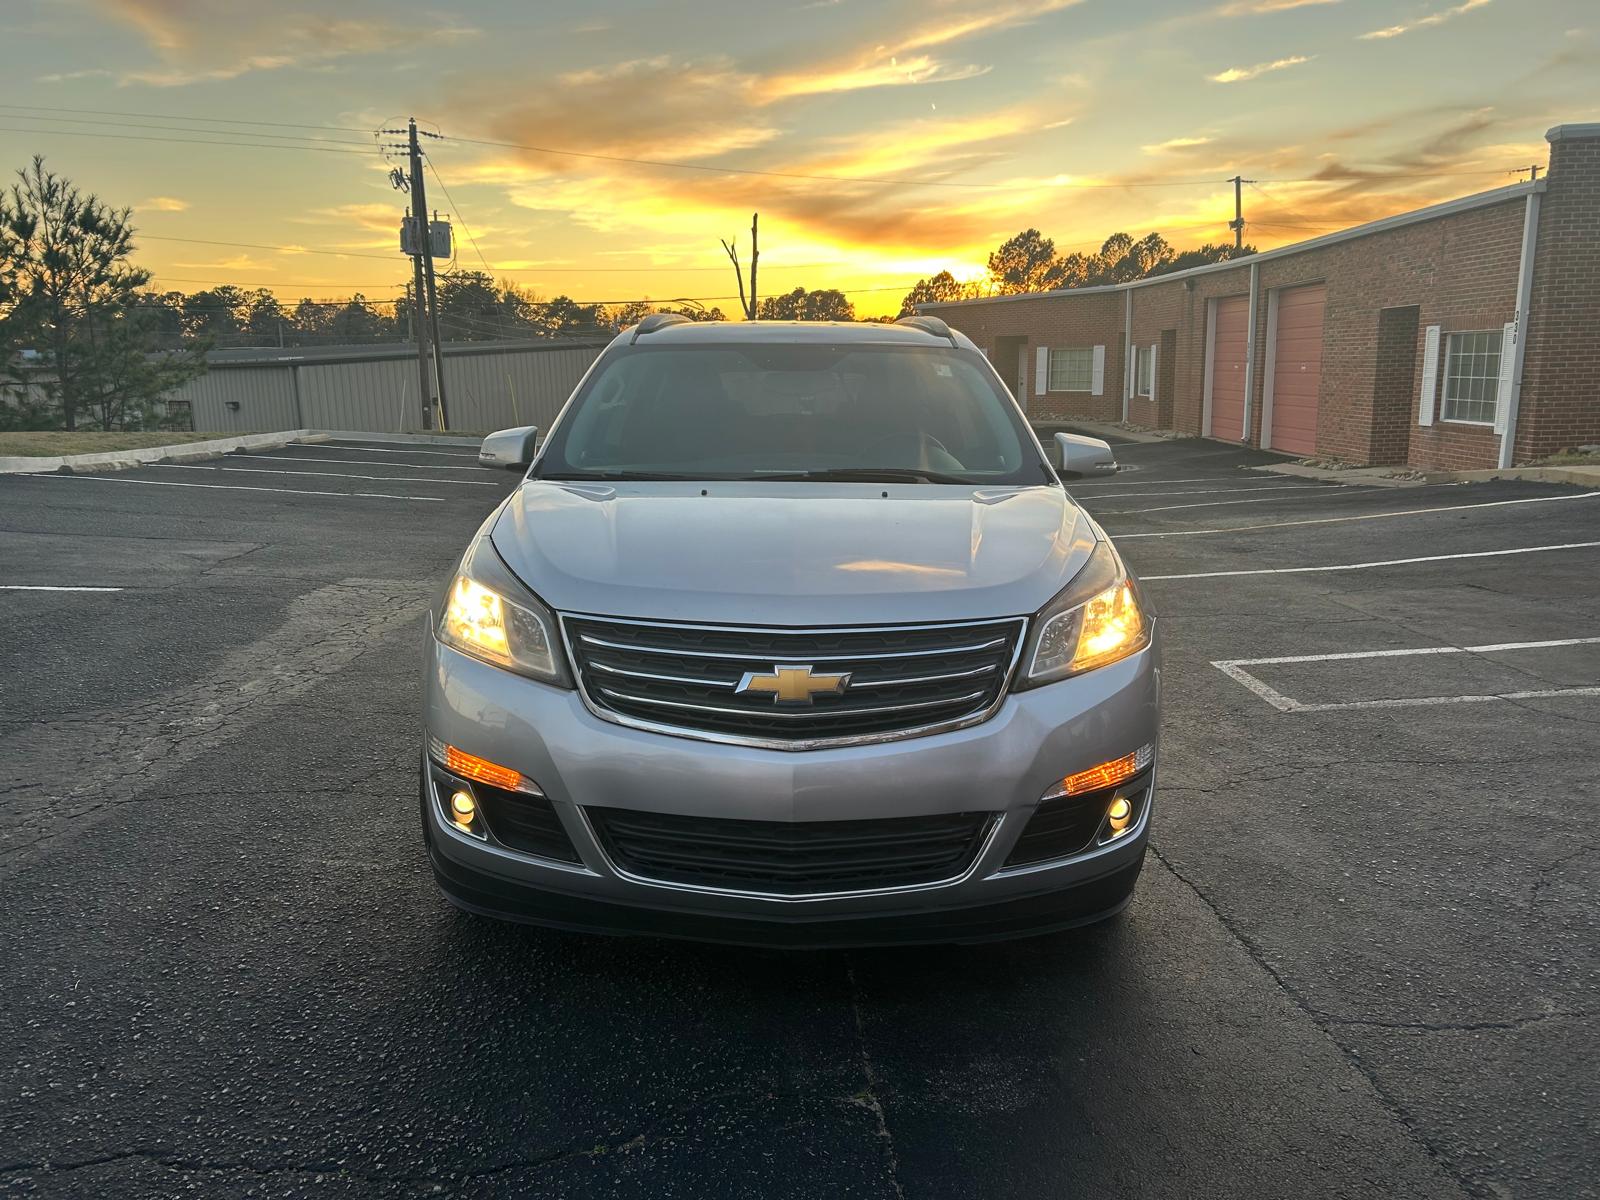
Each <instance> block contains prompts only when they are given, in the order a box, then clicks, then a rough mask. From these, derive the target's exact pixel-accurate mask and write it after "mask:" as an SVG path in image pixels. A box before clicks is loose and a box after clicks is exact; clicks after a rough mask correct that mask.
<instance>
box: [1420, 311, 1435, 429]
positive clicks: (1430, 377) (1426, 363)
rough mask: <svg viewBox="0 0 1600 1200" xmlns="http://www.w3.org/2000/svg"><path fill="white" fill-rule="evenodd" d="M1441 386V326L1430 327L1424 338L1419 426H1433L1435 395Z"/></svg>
mask: <svg viewBox="0 0 1600 1200" xmlns="http://www.w3.org/2000/svg"><path fill="white" fill-rule="evenodd" d="M1438 386H1439V326H1437V325H1429V326H1428V331H1427V333H1426V334H1424V335H1423V338H1422V403H1421V406H1420V407H1419V409H1418V411H1417V424H1418V425H1432V424H1433V394H1434V391H1435V389H1436V388H1437V387H1438Z"/></svg>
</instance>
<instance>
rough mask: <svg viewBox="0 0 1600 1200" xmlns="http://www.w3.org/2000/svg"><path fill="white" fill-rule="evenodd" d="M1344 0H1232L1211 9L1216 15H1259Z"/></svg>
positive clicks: (1212, 13) (1336, 2) (1337, 2)
mask: <svg viewBox="0 0 1600 1200" xmlns="http://www.w3.org/2000/svg"><path fill="white" fill-rule="evenodd" d="M1341 2H1342V0H1230V2H1229V3H1227V4H1224V5H1222V6H1220V7H1218V8H1214V9H1212V10H1211V15H1212V16H1214V17H1259V16H1266V15H1268V14H1269V13H1280V12H1289V11H1290V10H1291V9H1296V8H1313V7H1317V6H1320V5H1324V4H1339V3H1341Z"/></svg>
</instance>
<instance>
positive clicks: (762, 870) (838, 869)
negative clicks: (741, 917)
mask: <svg viewBox="0 0 1600 1200" xmlns="http://www.w3.org/2000/svg"><path fill="white" fill-rule="evenodd" d="M586 812H587V813H588V816H589V821H590V823H591V824H592V825H593V826H594V830H595V833H596V834H597V835H598V837H599V838H600V843H601V845H603V846H604V847H605V850H606V853H607V854H608V855H610V856H611V860H612V862H614V863H616V864H617V866H618V867H620V868H622V869H623V870H624V871H627V872H628V873H630V874H633V875H639V876H642V877H645V878H648V879H656V880H660V881H662V882H664V883H686V884H697V885H700V886H703V887H716V888H727V889H733V890H739V891H751V892H766V893H772V894H776V895H807V894H812V893H820V892H848V891H864V890H868V889H877V888H885V887H901V886H905V885H908V884H918V883H934V882H937V881H939V880H942V879H950V878H952V877H954V876H957V875H960V874H961V873H962V872H963V871H965V870H966V869H967V868H968V867H969V866H971V864H972V861H973V859H974V858H976V857H977V854H978V849H979V847H980V846H981V845H982V843H983V836H984V834H985V833H986V832H987V830H988V829H989V826H990V823H991V821H992V819H993V814H991V813H982V812H975V813H950V814H945V815H940V816H932V817H893V818H886V819H881V820H870V821H794V822H787V821H737V820H725V819H722V818H717V817H684V816H674V815H669V814H666V813H649V812H635V811H633V810H630V809H620V808H590V809H587V810H586Z"/></svg>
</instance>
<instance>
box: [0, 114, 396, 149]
mask: <svg viewBox="0 0 1600 1200" xmlns="http://www.w3.org/2000/svg"><path fill="white" fill-rule="evenodd" d="M16 119H18V118H16V117H13V118H12V120H16ZM21 119H23V120H26V119H27V118H26V117H24V118H21ZM195 132H196V133H213V132H215V133H224V132H228V131H226V130H220V129H219V130H210V129H205V130H200V129H197V130H195ZM0 133H27V134H33V135H36V136H37V135H41V134H42V135H44V136H47V137H91V138H108V139H111V140H114V141H122V142H176V143H177V144H178V145H180V146H234V147H244V148H248V149H253V150H310V151H320V152H321V153H323V154H360V155H362V156H363V157H365V156H366V155H368V154H370V153H371V151H369V150H346V149H343V148H342V147H339V146H296V145H292V144H289V143H284V144H279V143H277V142H243V141H217V140H215V139H211V138H170V137H156V136H155V135H154V134H143V133H93V132H90V131H89V130H84V129H19V128H17V127H16V126H15V125H0Z"/></svg>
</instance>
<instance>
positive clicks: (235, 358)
mask: <svg viewBox="0 0 1600 1200" xmlns="http://www.w3.org/2000/svg"><path fill="white" fill-rule="evenodd" d="M605 345H606V343H605V341H604V340H595V341H556V340H552V341H544V342H457V343H453V344H452V343H446V344H445V346H444V360H445V366H444V372H445V395H446V399H447V400H448V402H449V406H450V425H451V427H452V428H455V429H466V430H491V429H504V428H507V427H509V426H512V425H538V426H539V427H540V428H543V429H548V428H549V427H550V422H551V421H552V420H554V419H555V415H556V413H557V412H558V411H560V408H561V406H562V405H563V404H565V403H566V400H567V397H568V396H569V395H571V393H572V389H573V388H574V387H575V386H577V383H578V380H579V379H580V378H582V377H583V373H584V372H585V371H587V370H588V369H589V364H590V363H592V362H594V360H595V359H596V358H597V357H599V354H600V351H601V350H602V349H604V348H605ZM206 361H207V363H208V364H209V369H208V370H207V371H206V373H205V374H204V375H201V376H200V377H198V378H197V379H193V380H191V381H189V382H188V383H186V384H185V385H184V386H183V387H181V388H179V389H178V390H177V391H175V392H173V393H172V394H171V395H170V396H168V397H167V404H168V407H169V410H170V409H171V408H172V407H173V406H175V405H180V406H181V405H184V404H187V405H188V406H189V409H190V413H191V418H192V427H193V428H195V429H204V430H218V431H220V432H223V433H268V432H272V431H274V430H279V429H361V430H366V431H369V432H373V433H386V432H387V433H399V432H402V431H405V430H415V429H421V428H422V427H423V417H422V409H423V405H422V400H421V398H420V397H419V396H418V393H417V352H416V349H415V347H413V346H408V345H391V346H344V347H328V348H309V347H308V348H304V349H287V350H281V349H273V350H217V351H213V352H212V353H211V354H209V355H207V356H206Z"/></svg>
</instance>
